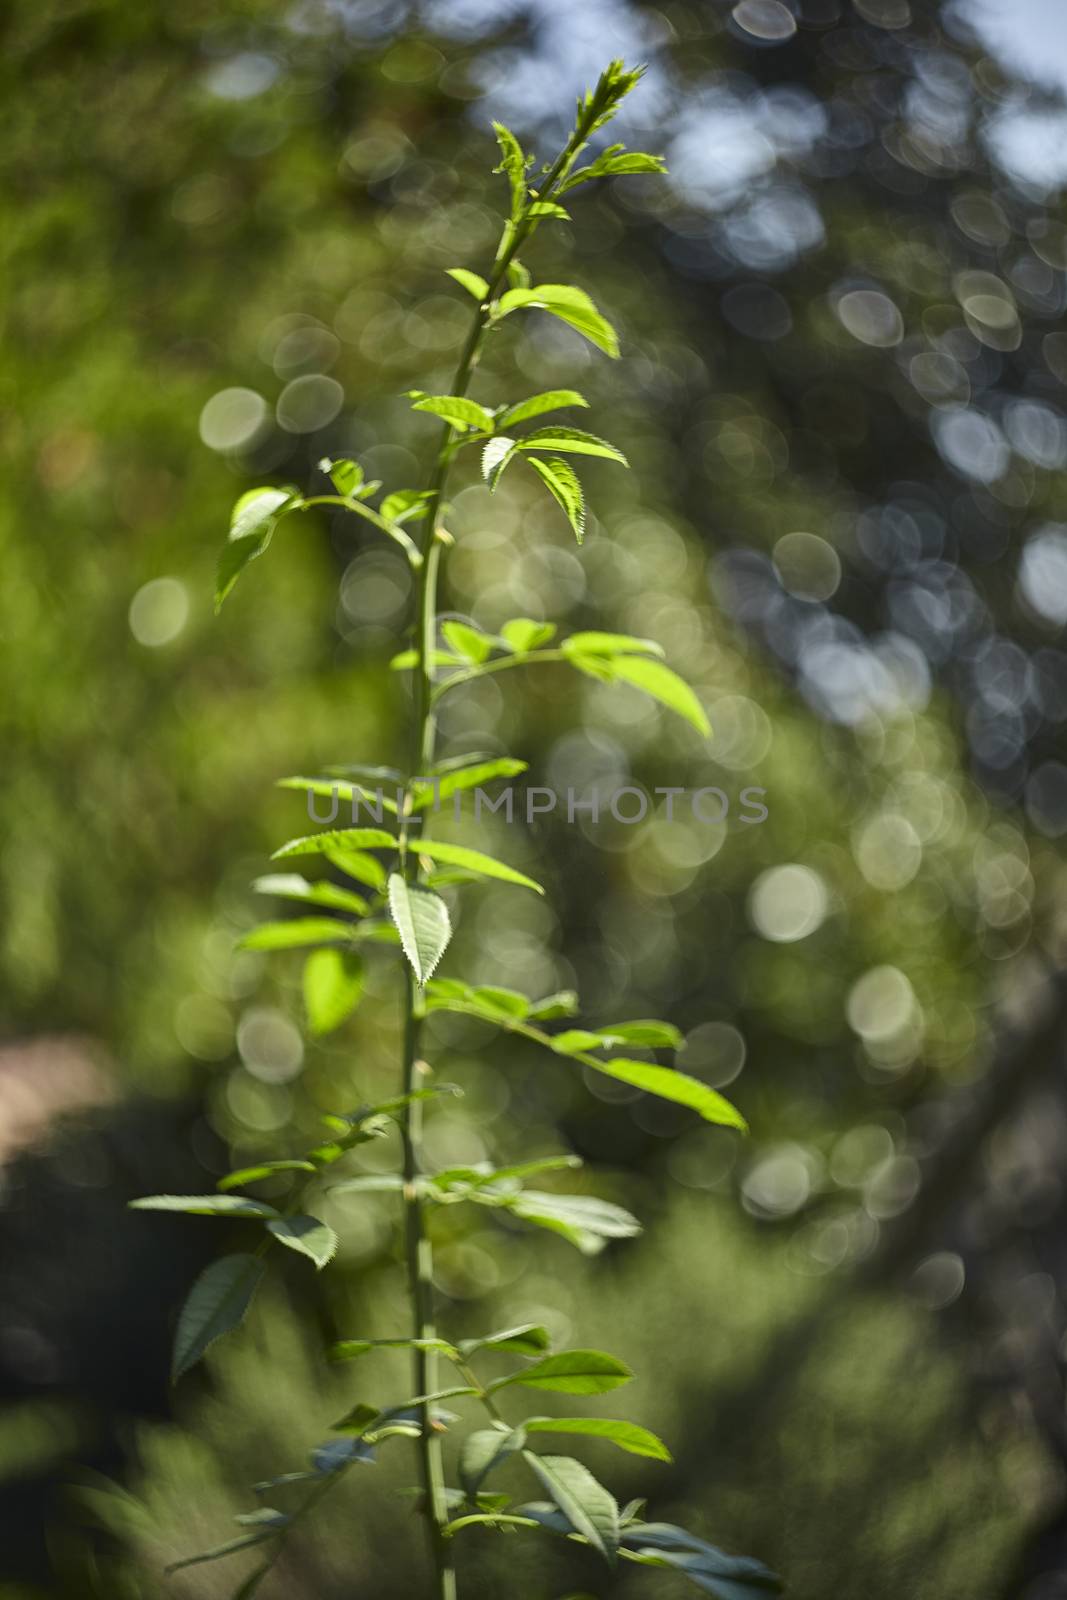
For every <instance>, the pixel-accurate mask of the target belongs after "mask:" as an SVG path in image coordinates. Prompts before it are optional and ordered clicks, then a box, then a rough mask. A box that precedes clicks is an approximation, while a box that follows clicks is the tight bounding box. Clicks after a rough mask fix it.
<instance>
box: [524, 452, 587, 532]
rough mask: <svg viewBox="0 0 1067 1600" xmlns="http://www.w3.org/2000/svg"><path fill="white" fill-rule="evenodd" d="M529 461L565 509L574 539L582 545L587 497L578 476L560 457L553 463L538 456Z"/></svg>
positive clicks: (554, 497)
mask: <svg viewBox="0 0 1067 1600" xmlns="http://www.w3.org/2000/svg"><path fill="white" fill-rule="evenodd" d="M527 460H528V462H529V464H530V466H531V467H532V468H533V469H534V471H535V472H536V473H537V476H538V477H539V478H540V479H541V481H542V483H543V484H544V485H545V487H546V488H547V490H548V492H549V493H550V494H551V495H552V497H553V499H554V500H556V501H557V502H558V504H559V505H561V506H562V507H563V511H564V514H565V515H566V518H567V521H568V522H569V523H570V525H571V527H572V529H573V530H574V537H575V538H576V539H577V541H578V543H579V544H581V543H582V541H583V539H584V538H585V496H584V494H583V493H582V485H581V481H580V479H579V477H578V474H577V473H576V472H575V470H574V468H573V467H572V466H571V465H570V464H569V463H568V462H566V461H562V460H560V458H559V457H558V456H553V458H552V460H551V461H542V460H540V458H539V457H538V456H528V457H527Z"/></svg>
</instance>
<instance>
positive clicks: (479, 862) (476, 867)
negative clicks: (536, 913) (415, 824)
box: [412, 839, 545, 894]
mask: <svg viewBox="0 0 1067 1600" xmlns="http://www.w3.org/2000/svg"><path fill="white" fill-rule="evenodd" d="M412 849H413V850H415V851H417V853H418V854H419V855H420V856H429V858H430V860H431V861H444V862H446V863H448V864H449V865H451V866H454V867H463V868H465V870H466V871H468V872H476V873H477V874H478V876H479V877H482V878H499V879H500V881H501V882H502V883H514V884H518V885H519V886H520V887H521V888H523V889H534V890H536V892H537V893H538V894H544V892H545V891H544V890H543V889H542V887H541V885H540V884H539V883H535V882H534V880H533V878H528V877H527V876H526V874H525V873H524V872H517V871H516V870H515V868H514V867H509V866H507V865H506V864H505V863H504V862H503V861H497V859H496V857H495V856H487V855H484V854H483V852H482V851H481V850H471V849H468V847H467V846H466V845H463V844H445V843H444V842H443V841H442V840H440V839H417V840H416V841H415V842H414V844H413V845H412Z"/></svg>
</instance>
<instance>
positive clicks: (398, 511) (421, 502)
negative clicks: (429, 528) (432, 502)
mask: <svg viewBox="0 0 1067 1600" xmlns="http://www.w3.org/2000/svg"><path fill="white" fill-rule="evenodd" d="M429 499H430V491H429V490H428V489H396V490H395V491H394V492H393V493H392V494H387V495H386V497H385V499H384V500H383V501H382V504H381V514H382V516H383V517H384V518H385V520H386V522H395V523H401V522H413V521H414V520H415V519H416V518H418V517H424V516H425V515H426V512H427V510H428V509H429V507H428V504H427V502H428V501H429Z"/></svg>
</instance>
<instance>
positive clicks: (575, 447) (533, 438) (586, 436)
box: [518, 427, 630, 467]
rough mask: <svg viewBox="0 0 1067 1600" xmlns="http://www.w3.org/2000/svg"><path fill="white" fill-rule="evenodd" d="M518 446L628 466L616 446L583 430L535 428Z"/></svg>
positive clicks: (524, 448) (523, 448)
mask: <svg viewBox="0 0 1067 1600" xmlns="http://www.w3.org/2000/svg"><path fill="white" fill-rule="evenodd" d="M518 446H519V449H520V450H561V451H562V452H563V453H564V455H572V456H603V458H604V459H605V460H606V461H617V462H618V463H619V465H620V466H623V467H628V466H629V465H630V463H629V462H628V461H627V459H626V457H625V456H624V455H623V453H622V451H621V450H620V449H619V448H618V447H617V446H616V445H613V444H611V443H610V442H609V441H608V440H607V439H601V438H598V437H597V435H596V434H595V433H586V431H585V430H584V428H566V427H554V428H553V427H545V428H537V429H535V430H534V432H533V433H527V434H524V435H523V437H522V438H521V439H520V440H519V441H518ZM533 464H534V463H533V462H531V465H533Z"/></svg>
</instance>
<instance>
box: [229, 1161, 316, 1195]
mask: <svg viewBox="0 0 1067 1600" xmlns="http://www.w3.org/2000/svg"><path fill="white" fill-rule="evenodd" d="M314 1171H315V1164H314V1162H313V1161H301V1160H292V1161H258V1162H257V1163H256V1164H255V1166H253V1167H236V1168H235V1169H234V1171H233V1172H227V1174H226V1176H225V1177H224V1178H220V1179H219V1181H218V1183H217V1184H216V1185H215V1187H216V1189H218V1190H219V1192H220V1194H225V1193H226V1191H227V1190H228V1189H243V1188H244V1186H245V1184H246V1183H258V1182H259V1180H260V1178H272V1177H273V1176H274V1174H275V1173H276V1172H314Z"/></svg>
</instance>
